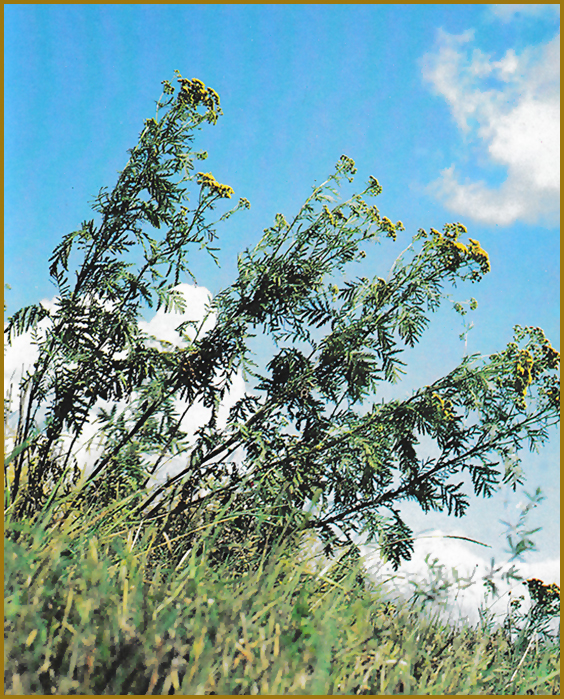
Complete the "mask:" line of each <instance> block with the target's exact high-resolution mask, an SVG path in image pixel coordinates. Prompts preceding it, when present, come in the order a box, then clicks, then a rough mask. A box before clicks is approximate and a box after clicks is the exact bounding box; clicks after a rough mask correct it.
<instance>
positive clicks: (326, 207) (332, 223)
mask: <svg viewBox="0 0 564 699" xmlns="http://www.w3.org/2000/svg"><path fill="white" fill-rule="evenodd" d="M323 213H324V214H325V215H326V216H327V218H328V219H329V221H330V222H331V225H332V226H334V225H335V219H334V218H333V214H332V213H331V209H330V208H329V207H328V206H327V204H323Z"/></svg>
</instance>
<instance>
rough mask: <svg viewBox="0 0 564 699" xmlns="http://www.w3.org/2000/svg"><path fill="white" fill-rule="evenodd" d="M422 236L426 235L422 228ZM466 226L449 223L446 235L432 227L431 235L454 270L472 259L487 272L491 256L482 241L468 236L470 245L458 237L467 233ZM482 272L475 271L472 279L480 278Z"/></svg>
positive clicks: (447, 264) (449, 267)
mask: <svg viewBox="0 0 564 699" xmlns="http://www.w3.org/2000/svg"><path fill="white" fill-rule="evenodd" d="M419 232H420V235H421V237H426V235H427V234H426V233H425V231H424V230H422V229H420V231H419ZM466 232H467V231H466V227H465V226H463V225H462V224H461V223H447V224H446V225H445V227H444V233H445V234H444V237H443V234H442V233H439V231H438V230H436V229H435V228H431V236H432V237H433V242H434V244H435V245H436V246H437V248H439V249H440V250H442V251H443V253H444V256H445V261H446V267H447V269H449V270H450V271H452V272H455V271H456V270H457V269H458V268H459V267H460V266H461V265H462V264H463V262H464V261H465V260H467V259H470V260H474V261H475V262H477V263H478V266H479V267H480V271H481V273H482V274H487V273H488V272H489V271H490V269H491V266H490V258H489V255H488V253H487V252H486V251H485V250H484V249H483V248H482V246H481V245H480V241H478V240H473V239H472V238H468V240H469V241H470V242H469V244H468V246H466V245H464V243H461V242H459V240H458V237H459V236H460V234H461V233H466ZM479 278H480V272H478V271H476V270H475V271H474V272H473V273H472V275H471V279H472V280H475V279H479Z"/></svg>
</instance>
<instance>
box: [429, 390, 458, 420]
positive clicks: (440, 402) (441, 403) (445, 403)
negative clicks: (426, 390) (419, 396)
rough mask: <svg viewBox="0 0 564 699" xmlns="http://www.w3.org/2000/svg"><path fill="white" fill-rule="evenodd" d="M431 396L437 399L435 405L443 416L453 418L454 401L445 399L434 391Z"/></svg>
mask: <svg viewBox="0 0 564 699" xmlns="http://www.w3.org/2000/svg"><path fill="white" fill-rule="evenodd" d="M431 398H432V399H433V400H434V401H435V405H436V406H437V409H438V410H439V413H440V414H441V415H442V417H444V418H445V420H452V418H453V417H454V413H453V412H452V403H451V402H450V400H448V399H447V400H444V399H443V398H441V396H439V394H438V393H433V394H432V395H431Z"/></svg>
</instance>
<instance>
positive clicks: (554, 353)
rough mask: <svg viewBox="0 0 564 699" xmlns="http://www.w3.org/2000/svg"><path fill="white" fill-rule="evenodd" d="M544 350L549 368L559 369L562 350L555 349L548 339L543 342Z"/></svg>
mask: <svg viewBox="0 0 564 699" xmlns="http://www.w3.org/2000/svg"><path fill="white" fill-rule="evenodd" d="M542 351H543V354H544V355H545V360H546V363H547V364H548V368H549V369H557V368H558V365H559V364H560V352H559V351H558V350H555V349H554V347H552V345H551V344H550V342H549V341H548V340H545V342H543V344H542Z"/></svg>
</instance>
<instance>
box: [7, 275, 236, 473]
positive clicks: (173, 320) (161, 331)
mask: <svg viewBox="0 0 564 699" xmlns="http://www.w3.org/2000/svg"><path fill="white" fill-rule="evenodd" d="M176 289H177V290H178V291H180V292H181V293H182V294H183V296H184V299H185V301H186V307H185V310H184V312H183V313H165V312H164V311H163V310H162V309H160V310H159V311H157V313H155V315H154V316H153V317H152V318H151V319H150V320H148V321H140V322H139V326H140V328H141V329H142V330H143V331H144V332H146V333H147V334H148V335H150V336H152V337H153V338H154V339H153V340H150V341H149V342H150V343H151V344H156V343H157V341H163V342H168V343H171V344H172V345H174V346H181V345H182V344H184V341H183V339H182V338H181V337H180V335H179V333H178V332H177V331H176V328H177V327H178V326H179V325H180V324H181V323H184V322H186V321H190V320H192V321H196V322H200V321H202V320H203V319H204V317H205V316H206V315H207V317H206V319H205V322H204V323H203V325H202V327H201V329H200V336H201V335H203V334H205V333H206V332H208V331H209V330H210V329H211V328H213V326H214V325H215V322H216V318H215V316H214V315H213V314H207V307H208V305H209V303H210V301H211V298H212V296H211V293H210V292H209V291H208V289H206V288H205V287H196V286H193V285H191V284H179V285H178V286H177V287H176ZM41 303H42V305H44V306H45V307H47V308H49V309H53V308H54V307H55V303H56V299H51V300H43V301H42V302H41ZM48 322H49V321H48V320H47V319H45V320H43V321H41V322H40V323H39V325H38V328H37V338H38V339H39V340H40V338H41V335H42V332H43V331H44V330H45V328H46V327H47V324H48ZM185 332H186V333H187V335H189V336H191V337H193V336H194V334H195V331H194V330H193V329H192V328H190V327H188V328H187V329H186V331H185ZM37 357H38V345H37V341H36V340H34V338H33V337H32V334H31V333H30V332H27V333H24V334H23V335H20V336H18V337H15V338H14V339H13V340H12V344H11V345H9V346H5V348H4V386H5V390H8V392H9V391H10V387H11V393H12V395H11V398H12V402H11V411H12V412H11V417H10V420H9V428H10V427H11V428H15V421H17V410H18V405H19V403H18V400H19V397H18V386H19V383H20V381H21V379H22V377H23V375H24V374H25V372H26V371H28V370H30V369H31V368H32V367H33V363H34V362H35V360H36V359H37ZM245 392H246V385H245V381H244V379H243V377H242V375H239V374H238V375H236V376H235V377H234V379H233V383H232V386H231V389H230V391H229V392H228V393H227V395H226V396H225V398H224V400H223V401H222V403H221V405H220V407H219V410H218V426H219V427H220V428H221V427H224V426H225V424H226V422H227V418H228V415H229V410H230V409H231V407H232V406H233V405H235V403H236V402H237V401H238V400H239V399H240V398H242V397H243V395H244V394H245ZM110 407H111V404H110V403H109V402H107V401H103V400H99V401H98V402H97V403H96V405H95V406H94V408H93V410H92V414H91V415H90V418H89V420H88V422H87V423H86V424H85V426H84V429H83V432H82V435H81V438H80V439H79V440H77V442H76V444H75V447H74V450H73V453H74V455H75V457H77V458H78V457H79V462H80V463H81V464H82V466H83V467H84V469H85V471H86V472H88V470H89V469H91V468H92V466H93V464H94V463H95V461H96V460H97V458H98V457H99V455H100V451H99V448H97V446H96V433H97V431H98V429H99V424H98V423H97V422H96V415H97V413H98V411H99V409H100V408H104V409H106V410H109V409H110ZM117 407H118V409H120V410H121V409H124V408H125V407H126V405H125V403H120V404H118V406H117ZM175 407H176V409H177V411H178V413H179V414H183V413H184V411H185V410H186V408H187V407H188V406H187V405H186V404H185V403H183V402H182V401H180V400H177V401H176V406H175ZM210 415H211V410H210V409H209V408H206V407H204V406H203V405H202V404H201V403H199V402H196V403H195V404H194V405H192V406H190V408H189V409H188V410H187V412H186V413H185V415H184V417H183V419H182V422H181V429H182V430H183V431H184V432H185V433H186V434H187V435H188V436H189V438H190V436H191V437H192V439H194V435H195V433H196V430H198V428H200V427H201V426H202V425H204V424H205V423H206V422H207V420H208V419H209V417H210ZM12 431H13V429H12ZM9 432H10V429H9V430H8V434H7V448H8V449H10V448H11V441H12V440H11V438H10V434H9ZM91 440H92V442H91ZM66 441H67V442H68V443H69V444H70V442H71V439H70V437H69V438H67V439H66ZM90 442H91V444H90ZM185 461H186V459H185V458H183V457H182V456H180V457H175V458H174V459H171V460H170V461H169V462H166V463H164V464H163V467H162V468H161V469H159V473H158V474H157V480H158V481H160V480H163V479H164V478H165V477H166V476H168V475H173V474H174V473H177V472H178V471H180V470H181V469H182V468H184V466H185Z"/></svg>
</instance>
